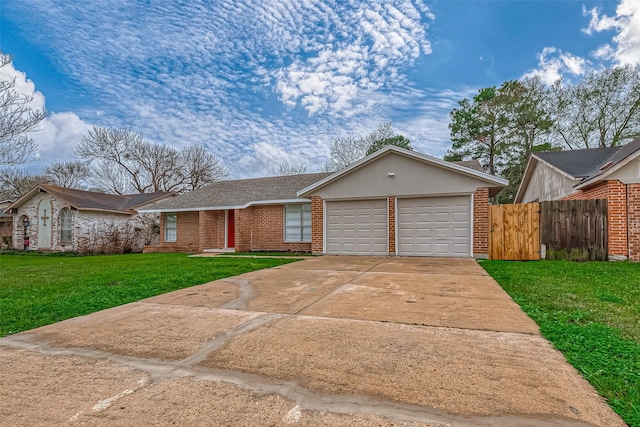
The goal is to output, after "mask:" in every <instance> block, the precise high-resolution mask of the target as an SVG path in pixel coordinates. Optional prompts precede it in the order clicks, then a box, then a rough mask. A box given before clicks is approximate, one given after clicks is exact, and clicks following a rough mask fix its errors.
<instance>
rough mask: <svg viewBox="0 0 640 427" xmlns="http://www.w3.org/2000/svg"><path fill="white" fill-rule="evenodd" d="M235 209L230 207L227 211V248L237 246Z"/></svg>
mask: <svg viewBox="0 0 640 427" xmlns="http://www.w3.org/2000/svg"><path fill="white" fill-rule="evenodd" d="M235 222H236V221H235V211H234V210H233V209H229V210H228V211H227V248H235V246H236V225H235Z"/></svg>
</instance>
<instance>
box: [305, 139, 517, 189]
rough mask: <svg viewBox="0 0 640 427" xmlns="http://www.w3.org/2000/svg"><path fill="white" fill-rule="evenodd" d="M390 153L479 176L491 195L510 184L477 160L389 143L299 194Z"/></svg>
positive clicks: (319, 186) (326, 183) (332, 180)
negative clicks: (446, 156)
mask: <svg viewBox="0 0 640 427" xmlns="http://www.w3.org/2000/svg"><path fill="white" fill-rule="evenodd" d="M390 153H396V154H400V155H402V156H406V157H409V158H412V159H415V160H418V161H421V162H423V163H426V164H431V165H435V166H438V167H441V168H444V169H449V170H452V171H455V172H458V173H461V174H463V175H467V176H471V177H474V178H477V179H479V180H481V181H484V182H485V183H486V184H487V187H488V188H489V190H490V194H491V195H495V194H497V193H498V192H499V191H500V190H502V189H503V188H504V187H505V186H506V185H508V184H509V181H507V180H506V179H503V178H498V177H497V176H494V175H490V174H488V173H485V172H483V171H482V170H477V169H476V167H477V164H476V162H475V161H469V162H449V161H446V160H442V159H438V158H436V157H432V156H428V155H426V154H422V153H418V152H415V151H412V150H406V149H404V148H400V147H396V146H394V145H388V146H386V147H384V148H383V149H381V150H379V151H376V152H375V153H373V154H370V155H368V156H367V157H364V158H362V159H360V160H358V161H357V162H354V163H352V164H351V165H349V166H348V167H346V168H345V169H342V170H341V171H338V172H336V173H334V174H331V175H329V176H327V177H326V178H324V179H322V180H320V181H318V182H315V183H313V184H312V185H310V186H308V187H306V188H304V189H302V190H300V191H298V195H299V196H305V195H308V194H310V193H312V192H313V191H315V190H318V189H320V188H322V187H324V186H325V185H328V184H329V183H331V182H334V181H336V180H338V179H340V178H341V177H343V176H345V175H348V174H350V173H351V172H353V171H355V170H357V169H360V168H361V167H363V166H365V165H367V164H369V163H371V162H373V161H375V160H376V159H378V158H380V157H383V156H386V155H388V154H390ZM464 163H466V164H468V165H470V166H472V167H468V166H465V165H464Z"/></svg>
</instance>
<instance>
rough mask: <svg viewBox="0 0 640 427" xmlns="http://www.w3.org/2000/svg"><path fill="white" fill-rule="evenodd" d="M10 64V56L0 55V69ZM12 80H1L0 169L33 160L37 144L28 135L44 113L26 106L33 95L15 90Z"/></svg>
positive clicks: (43, 116)
mask: <svg viewBox="0 0 640 427" xmlns="http://www.w3.org/2000/svg"><path fill="white" fill-rule="evenodd" d="M9 63H11V57H10V56H8V55H4V54H3V53H2V52H0V68H1V67H4V66H5V65H7V64H9ZM15 85H16V82H15V79H11V80H6V79H4V80H0V166H14V165H19V164H22V163H27V162H30V161H32V160H33V153H35V151H36V150H37V149H38V145H37V144H36V143H35V142H34V141H33V139H31V138H30V137H29V136H28V135H27V132H34V131H36V130H38V124H39V123H40V122H41V121H42V120H43V119H44V118H45V112H44V111H43V110H34V109H33V108H32V107H31V106H30V105H29V104H30V103H31V101H33V96H29V95H26V94H23V93H20V92H18V91H17V90H15Z"/></svg>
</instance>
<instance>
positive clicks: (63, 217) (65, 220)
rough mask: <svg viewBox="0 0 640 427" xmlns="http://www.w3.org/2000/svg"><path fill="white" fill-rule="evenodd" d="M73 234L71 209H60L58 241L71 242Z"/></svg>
mask: <svg viewBox="0 0 640 427" xmlns="http://www.w3.org/2000/svg"><path fill="white" fill-rule="evenodd" d="M72 236H73V217H72V214H71V209H69V208H62V209H60V243H71V238H72Z"/></svg>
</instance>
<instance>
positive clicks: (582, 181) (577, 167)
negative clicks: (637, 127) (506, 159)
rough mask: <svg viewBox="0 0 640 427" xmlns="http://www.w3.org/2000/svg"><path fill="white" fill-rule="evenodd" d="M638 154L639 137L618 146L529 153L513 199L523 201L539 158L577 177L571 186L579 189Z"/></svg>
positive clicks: (639, 146)
mask: <svg viewBox="0 0 640 427" xmlns="http://www.w3.org/2000/svg"><path fill="white" fill-rule="evenodd" d="M638 156H640V138H638V139H636V140H634V141H631V142H629V143H628V144H625V145H622V146H620V147H605V148H586V149H582V150H566V151H539V152H534V153H531V157H530V158H529V162H528V163H527V168H526V169H525V173H524V176H523V178H522V182H521V183H520V188H518V193H517V194H516V199H515V202H516V203H519V202H520V201H522V197H523V196H524V191H525V189H526V187H527V185H528V183H529V180H530V179H531V175H532V174H533V171H534V170H535V168H536V166H537V165H538V163H539V162H544V163H546V164H547V165H549V166H550V167H552V168H553V169H555V170H557V171H558V172H560V173H562V174H564V175H566V176H568V177H569V178H571V179H573V180H574V181H576V185H575V186H574V188H576V189H577V190H579V189H581V188H584V187H588V186H590V185H593V184H596V183H598V182H600V181H602V180H604V179H605V178H606V177H607V176H609V175H611V174H612V173H613V172H615V171H616V170H618V169H620V168H621V167H622V166H624V165H626V164H627V163H628V162H630V161H631V160H633V159H635V158H636V157H638Z"/></svg>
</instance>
